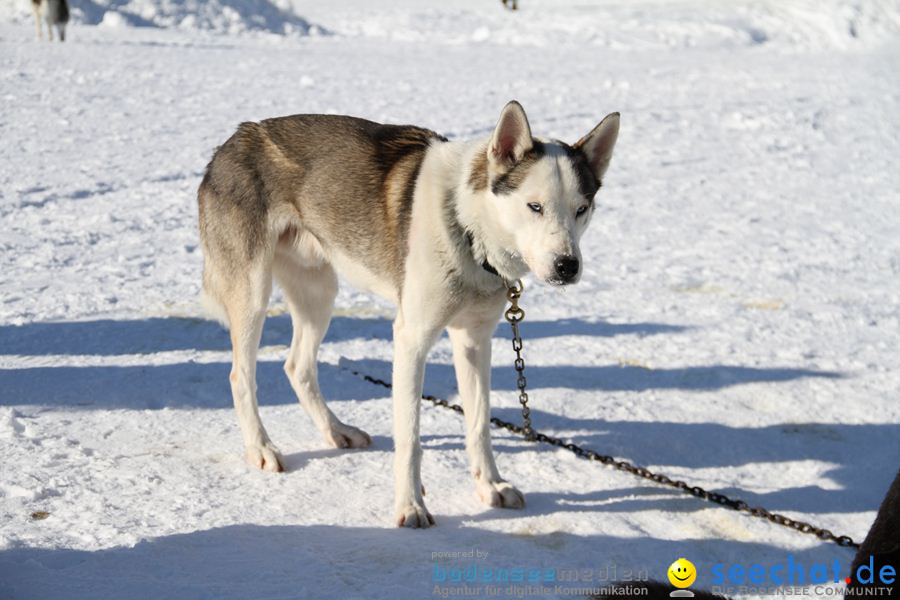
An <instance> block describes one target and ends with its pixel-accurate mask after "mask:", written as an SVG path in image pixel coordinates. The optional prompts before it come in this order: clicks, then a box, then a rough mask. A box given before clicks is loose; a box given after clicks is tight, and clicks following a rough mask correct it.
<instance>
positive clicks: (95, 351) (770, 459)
mask: <svg viewBox="0 0 900 600" xmlns="http://www.w3.org/2000/svg"><path fill="white" fill-rule="evenodd" d="M523 328H524V329H525V332H524V333H525V335H526V336H528V337H529V338H531V339H533V338H539V337H551V336H563V335H585V336H598V337H612V336H619V335H638V336H645V335H659V334H669V335H672V334H678V333H679V332H681V331H684V329H685V328H684V327H679V326H672V325H665V324H659V323H636V324H627V325H616V324H610V323H603V322H590V321H584V320H579V319H566V320H562V321H533V322H529V323H527V326H523ZM290 335H291V325H290V319H289V318H288V317H287V316H278V317H271V318H269V319H268V321H267V324H266V329H265V332H264V334H263V341H262V345H264V346H272V345H287V344H289V342H290ZM496 335H498V336H501V337H506V331H505V330H504V329H502V328H500V329H498V333H497V334H496ZM366 339H377V340H384V341H388V340H390V339H391V323H390V321H388V320H386V319H377V318H368V319H358V318H346V317H336V318H335V319H334V322H333V324H332V327H331V328H330V329H329V333H328V336H327V337H326V341H331V342H340V341H348V340H366ZM229 349H230V347H229V339H228V334H227V332H226V331H225V330H224V329H222V328H221V327H220V326H219V325H218V324H216V323H213V322H210V321H205V320H199V319H179V318H170V319H143V320H135V321H112V320H104V321H87V322H61V323H32V324H27V325H22V326H0V353H2V354H8V355H20V356H35V357H40V356H48V357H49V356H59V355H73V356H75V355H79V356H84V355H93V356H103V357H111V356H119V355H130V356H129V361H130V362H133V361H132V358H133V356H134V355H139V354H156V353H161V352H169V351H179V350H187V351H189V350H204V351H222V352H223V353H225V352H227V351H228V350H229ZM598 358H600V357H598ZM182 360H183V359H182ZM227 361H228V356H227V354H226V355H225V356H222V357H220V358H218V361H217V362H192V361H187V362H176V363H174V364H157V365H153V364H151V365H147V364H143V365H133V364H132V365H127V366H110V365H96V364H93V365H90V364H89V365H86V366H60V367H44V366H42V367H28V368H20V369H0V390H2V392H0V406H12V407H15V406H26V405H40V406H67V407H73V408H79V409H82V410H91V409H133V410H147V409H150V410H154V409H162V408H214V409H226V408H229V407H231V405H232V404H231V392H230V388H229V384H228V373H229V370H230V364H229V363H228V362H227ZM498 362H499V361H497V360H495V365H496V366H495V367H494V370H493V389H494V390H496V391H506V392H510V391H514V389H515V379H514V377H513V375H512V373H511V372H510V367H508V366H506V365H500V364H498ZM352 371H359V372H361V373H366V374H370V375H373V376H376V377H381V378H384V379H390V375H391V365H390V363H389V362H388V361H385V360H375V359H366V360H348V359H342V360H341V363H340V364H338V365H334V364H326V363H322V364H320V371H319V372H320V381H321V386H322V390H323V393H324V394H325V396H326V398H327V399H329V400H354V401H366V400H373V399H384V398H386V397H387V395H388V392H387V390H385V389H383V388H379V387H376V386H373V385H371V384H369V383H366V382H364V381H362V380H361V379H360V378H359V377H358V376H356V375H353V373H352ZM840 377H841V375H840V374H838V373H833V372H827V371H816V370H811V369H798V368H779V367H770V368H755V367H744V366H739V365H705V366H690V367H683V368H673V369H652V370H651V369H644V368H640V367H629V366H619V365H617V364H600V365H582V366H575V365H555V366H542V365H530V366H529V367H528V378H529V386H530V388H531V389H538V390H539V389H542V388H557V391H556V392H554V393H559V391H558V389H559V388H565V389H574V390H581V391H591V392H598V393H599V394H601V395H598V402H599V401H601V400H602V393H603V392H619V391H637V392H640V391H647V390H685V391H687V392H714V391H716V390H720V389H723V388H727V387H730V386H735V385H742V384H748V383H756V382H788V381H792V380H798V379H804V378H815V379H820V380H821V379H824V380H829V379H832V380H833V379H837V378H840ZM257 379H258V384H259V403H260V405H262V406H267V405H268V406H271V405H284V404H294V403H296V399H295V396H294V393H293V391H292V390H291V388H290V385H289V384H288V382H287V379H286V377H285V376H284V373H283V371H282V365H281V361H271V360H266V361H261V362H260V363H259V366H258V377H257ZM426 391H427V392H429V393H434V394H436V395H438V396H443V397H448V396H449V395H451V394H452V393H454V391H455V384H454V374H453V369H452V367H451V366H450V365H445V364H429V365H428V368H427V374H426ZM539 406H540V405H539V404H538V406H536V407H533V408H532V411H533V414H534V419H535V423H536V425H537V427H538V428H540V429H541V430H545V431H548V432H553V433H557V434H559V435H561V436H563V437H565V438H567V439H570V440H572V441H575V442H577V443H579V444H583V445H585V446H586V447H589V448H591V449H594V450H596V451H598V452H600V453H602V454H610V455H614V456H616V457H623V458H627V459H629V460H631V461H633V462H635V463H637V464H640V465H652V466H654V467H657V468H659V469H660V470H662V471H663V472H667V473H668V472H669V471H671V473H668V474H670V475H675V476H677V475H679V474H680V473H681V472H683V471H684V470H686V469H695V468H704V467H735V468H741V467H743V466H744V465H750V464H756V463H768V466H767V468H772V469H778V468H779V466H780V465H784V464H785V463H787V462H788V461H804V460H816V461H824V462H827V463H831V464H833V465H834V467H832V468H831V469H830V470H829V471H827V472H826V473H823V474H820V477H817V478H815V479H817V480H821V479H822V478H825V479H827V480H830V481H831V483H830V484H828V485H827V486H826V487H825V488H822V487H813V486H801V487H794V488H789V489H783V490H776V491H773V492H768V493H765V492H759V493H748V492H743V491H741V490H737V489H733V488H723V489H717V491H721V492H724V493H736V494H738V495H739V496H740V497H741V498H742V499H744V500H746V501H747V502H750V503H753V504H757V503H758V504H764V505H765V506H767V507H768V508H770V509H772V510H800V511H806V510H809V509H810V508H813V509H814V510H816V511H817V512H857V511H860V510H874V509H875V508H876V507H877V504H878V500H879V498H880V496H878V493H877V492H878V491H879V490H876V491H875V493H874V494H873V493H872V492H871V489H872V488H873V487H877V486H873V485H872V482H873V481H879V478H878V476H879V474H880V472H881V471H883V470H884V468H885V467H884V465H885V464H886V463H887V462H889V457H891V456H894V457H896V456H898V455H900V425H897V424H835V425H825V424H817V423H813V422H810V423H800V424H788V425H774V426H768V427H758V428H757V427H730V426H727V425H720V424H716V423H684V422H678V418H677V415H672V416H671V418H670V419H669V420H667V421H652V422H645V421H637V420H635V421H605V420H602V419H576V418H572V417H568V416H565V415H557V414H550V413H546V412H543V411H541V410H540V408H539ZM425 410H430V409H428V408H426V409H425ZM494 414H495V415H496V416H500V417H501V418H504V419H506V420H511V421H514V422H516V421H518V419H519V415H518V413H517V411H516V410H515V409H514V408H494ZM454 418H456V417H454ZM663 418H665V416H663ZM814 420H815V416H814V415H810V421H814ZM460 432H462V428H461V427H460ZM494 435H495V439H497V449H498V452H501V453H506V452H512V453H515V452H521V451H526V450H529V451H530V449H531V448H533V447H530V446H525V445H523V444H516V443H509V442H508V440H509V441H511V440H510V438H509V437H508V436H506V435H505V434H503V433H500V432H496V433H495V434H494ZM423 441H424V445H425V447H426V448H431V449H444V448H446V449H454V448H456V449H461V448H462V436H461V435H460V436H458V437H453V438H451V439H442V438H439V437H429V435H428V432H427V430H426V431H424V432H423ZM381 446H383V447H384V448H389V447H390V443H389V441H386V442H385V443H384V444H382V445H381ZM860 448H870V449H871V451H870V456H871V459H870V460H868V461H866V463H865V464H854V463H855V462H856V463H858V462H859V461H858V460H856V459H858V457H860V456H861V453H860V451H859V449H860ZM547 451H551V450H549V449H547ZM586 472H587V473H591V476H592V477H594V476H596V477H603V476H604V472H605V469H604V468H603V467H600V466H598V465H587V463H585V464H584V466H582V467H580V468H579V470H578V473H579V476H580V475H581V474H583V473H586ZM684 477H685V478H686V479H689V477H688V475H685V476H684ZM762 485H764V482H763V483H761V482H759V481H757V482H756V483H755V485H754V486H753V487H757V488H759V487H761V486H762ZM636 489H640V490H642V491H641V492H639V493H638V492H629V493H628V494H626V495H623V494H622V492H621V490H619V491H614V492H596V493H590V494H587V495H584V496H576V495H571V494H569V495H565V494H543V495H542V493H537V494H535V493H531V494H530V496H529V502H530V507H531V510H536V511H539V512H555V511H591V512H598V513H602V512H608V511H634V510H644V509H647V510H652V509H663V510H675V511H677V510H684V511H690V510H699V509H700V508H702V507H704V506H706V505H705V504H704V503H702V502H699V501H697V500H695V499H693V498H689V497H687V496H684V497H681V496H678V495H677V494H675V495H674V496H675V498H674V499H673V494H672V493H671V492H669V491H667V490H660V489H659V488H656V487H654V486H647V487H642V488H636ZM509 516H510V517H513V516H515V514H510V515H509Z"/></svg>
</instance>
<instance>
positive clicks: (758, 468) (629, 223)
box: [0, 0, 900, 599]
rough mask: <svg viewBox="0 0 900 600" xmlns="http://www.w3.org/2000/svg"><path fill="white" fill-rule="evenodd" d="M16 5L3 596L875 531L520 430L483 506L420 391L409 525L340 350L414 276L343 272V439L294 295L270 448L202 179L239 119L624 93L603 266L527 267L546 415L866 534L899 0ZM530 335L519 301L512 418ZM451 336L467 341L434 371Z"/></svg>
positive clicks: (558, 103)
mask: <svg viewBox="0 0 900 600" xmlns="http://www.w3.org/2000/svg"><path fill="white" fill-rule="evenodd" d="M27 4H28V3H27V2H25V1H24V0H23V1H21V2H16V3H13V2H11V1H9V0H7V1H6V2H3V3H0V18H2V19H4V22H3V24H0V140H2V141H0V454H2V463H0V468H2V472H0V597H2V598H88V597H90V598H112V597H116V598H118V597H123V598H125V597H127V598H159V597H172V598H175V597H177V598H301V597H302V598H323V597H335V598H346V599H355V598H360V599H361V598H365V599H380V598H385V599H387V598H425V597H432V591H433V586H434V584H433V582H432V568H433V567H432V565H433V563H435V562H437V563H438V564H440V565H441V566H442V567H449V566H454V565H462V566H468V565H469V564H471V563H472V562H477V563H478V564H479V565H480V566H482V567H488V568H491V567H493V568H498V567H502V568H522V567H535V568H542V569H543V568H555V569H558V570H561V569H573V568H592V569H599V568H604V567H606V566H607V565H617V567H618V568H619V569H622V568H626V569H635V570H636V569H647V570H648V571H649V573H650V576H651V577H652V578H654V579H665V572H666V569H667V567H668V565H669V564H670V563H671V562H672V561H674V560H675V559H676V558H678V557H680V556H684V557H686V558H688V559H690V560H691V561H693V562H694V564H695V565H696V566H697V568H698V570H699V576H698V578H697V583H696V584H695V587H698V588H709V587H710V586H711V581H710V571H711V568H712V565H713V564H716V563H721V564H726V565H728V564H732V563H739V564H743V565H749V564H754V563H757V564H763V565H771V564H774V563H777V562H786V560H787V555H788V554H791V555H793V556H794V560H795V561H798V562H800V563H802V564H805V565H812V564H816V563H819V564H829V565H831V564H832V563H833V561H834V559H835V558H838V559H840V561H841V565H842V567H843V571H842V573H841V577H844V576H846V575H848V573H847V571H848V570H849V564H850V558H851V556H852V554H851V552H850V551H848V550H845V549H841V548H839V547H837V546H835V545H829V544H826V543H821V542H819V541H817V540H816V539H815V538H814V537H811V536H804V535H801V534H798V533H795V532H791V531H788V530H786V529H783V528H780V527H777V526H774V525H772V524H770V523H767V522H765V521H762V520H758V519H752V518H749V517H746V516H744V515H741V514H738V513H734V512H730V511H726V510H723V509H720V508H715V507H712V506H711V505H709V504H706V503H703V502H700V501H698V500H695V499H693V498H691V497H688V496H685V495H679V494H676V493H673V492H671V491H669V490H667V489H665V488H659V487H656V486H653V485H650V484H646V483H644V482H643V481H641V480H638V479H635V478H634V477H632V476H629V475H627V474H622V473H619V472H616V471H613V470H610V469H607V468H604V467H601V466H599V465H594V464H588V463H584V462H582V461H578V460H577V459H575V458H574V457H573V456H572V455H570V454H568V453H566V452H556V451H553V450H550V449H548V448H547V447H539V446H533V445H529V444H527V443H525V442H522V441H519V440H518V439H515V438H514V437H511V436H510V435H508V434H505V433H502V432H499V431H497V432H495V446H496V450H497V452H498V461H499V464H500V467H501V470H502V472H503V473H504V474H505V476H506V477H507V478H508V479H510V480H511V481H513V482H514V483H516V484H517V485H518V486H519V487H520V488H521V489H522V490H523V491H524V492H525V493H526V496H527V501H528V506H527V508H526V509H525V510H524V511H521V512H509V511H501V510H491V509H488V508H486V507H483V506H482V505H480V504H479V503H478V502H477V500H476V499H475V497H474V493H473V490H472V486H471V483H470V481H469V476H468V474H467V467H466V460H465V453H464V450H463V445H462V444H463V439H462V427H461V422H460V420H459V418H458V417H457V416H456V415H454V414H452V413H450V412H447V411H439V410H438V409H435V408H432V407H430V406H425V407H423V411H424V414H423V433H424V445H425V448H426V451H425V458H424V466H423V474H424V480H425V484H426V487H427V489H428V496H427V500H428V505H429V508H430V509H431V511H432V512H433V513H434V514H435V516H436V518H437V521H438V526H437V527H436V528H432V529H430V530H427V531H407V530H398V529H396V528H394V527H393V526H392V522H391V511H392V477H391V474H390V465H391V439H390V402H389V398H388V397H387V396H386V394H385V392H384V390H382V389H379V388H377V387H374V386H371V385H369V384H367V383H365V382H363V381H361V380H360V379H358V378H357V377H355V376H354V375H352V374H351V371H352V370H360V371H364V372H367V373H371V374H373V375H377V376H382V377H388V376H389V374H390V360H391V358H390V357H391V343H390V314H391V313H390V307H389V306H387V305H385V304H383V303H381V302H379V301H376V300H374V299H373V298H371V297H369V296H367V295H364V294H362V293H359V292H357V291H355V290H353V289H350V288H347V287H345V288H344V290H343V291H342V292H341V295H340V297H339V314H338V316H337V317H336V318H335V321H334V323H333V325H332V329H331V331H330V333H329V336H328V338H327V339H326V342H325V344H324V345H323V348H322V353H321V360H322V366H321V370H320V373H321V380H322V386H323V390H324V392H325V394H326V396H327V397H329V398H330V399H331V400H332V403H331V404H332V406H333V408H334V410H335V411H336V412H337V413H338V415H339V416H340V417H341V418H342V419H344V420H345V421H347V422H349V423H352V424H355V425H358V426H360V427H363V428H364V429H366V430H367V431H368V432H369V433H371V434H372V435H373V437H374V445H373V447H372V448H371V449H369V450H365V451H351V452H346V451H337V450H330V449H326V448H325V446H324V443H323V441H322V439H321V438H320V436H319V434H318V433H317V432H316V431H315V429H314V427H313V426H312V424H311V423H310V422H309V420H308V419H307V418H306V416H305V415H304V414H303V412H302V410H301V409H300V408H299V407H298V406H297V405H296V401H295V400H294V396H293V393H292V392H291V390H290V387H289V385H288V383H287V381H286V379H285V377H284V376H283V374H282V371H281V364H280V361H281V360H283V357H284V354H285V350H286V344H287V343H288V342H289V339H290V324H289V320H288V319H287V317H286V316H285V315H284V314H283V311H282V309H281V308H280V307H281V304H280V301H278V298H277V297H276V299H275V301H274V302H273V311H272V315H273V316H272V318H270V319H269V321H268V323H267V326H266V331H265V334H264V340H263V346H264V347H263V350H262V353H261V364H260V367H259V384H260V389H259V397H260V402H261V405H262V409H261V412H262V415H263V420H264V422H265V423H266V425H267V427H268V429H269V432H270V434H271V435H272V437H273V439H274V441H275V442H276V443H277V444H278V445H279V446H280V447H281V449H282V450H283V451H284V452H285V454H286V457H287V466H288V472H287V473H285V474H283V475H271V474H267V473H262V472H257V471H253V470H251V469H249V468H248V467H247V466H245V465H244V463H243V461H242V448H241V440H240V435H239V432H238V429H237V422H236V419H235V416H234V414H233V409H232V408H231V399H230V393H229V386H228V382H227V374H228V370H229V364H228V363H229V344H228V336H227V334H226V332H224V331H223V330H222V329H221V328H220V327H219V326H218V325H217V324H215V323H213V322H211V321H207V320H204V317H203V314H202V312H201V310H200V308H199V303H198V291H199V281H200V262H201V261H200V256H199V250H198V247H197V234H196V216H195V210H196V209H195V198H194V194H195V190H196V187H197V185H198V183H199V179H200V176H201V173H202V170H203V168H204V166H205V164H206V162H207V161H208V160H209V157H210V156H211V153H212V150H213V149H214V148H215V146H216V145H217V144H219V143H221V142H222V141H224V140H225V139H226V138H227V137H228V135H230V133H231V132H232V131H233V129H234V128H235V126H236V125H237V123H239V122H241V121H244V120H255V119H261V118H265V117H270V116H277V115H284V114H291V113H297V112H336V113H348V114H354V115H358V116H363V117H367V118H371V119H374V120H380V121H390V122H409V123H416V124H419V125H424V126H427V127H430V128H433V129H435V130H438V131H441V132H444V133H446V134H448V135H450V136H451V137H471V136H484V135H487V133H488V132H489V130H490V128H491V126H492V125H493V123H494V121H495V119H496V117H497V114H498V112H499V110H500V108H501V107H502V106H503V104H504V103H505V102H506V101H507V100H509V99H510V98H517V99H518V100H520V101H521V102H522V103H523V105H524V106H525V108H526V110H527V111H528V113H529V115H530V118H531V121H532V127H533V129H534V130H535V132H536V133H537V134H538V135H543V136H548V137H549V136H552V137H558V138H561V139H566V140H569V141H574V140H575V139H577V138H578V137H579V136H580V135H581V134H583V133H585V132H586V131H587V130H588V129H589V128H590V127H591V126H592V125H594V124H595V123H596V121H597V120H598V119H599V118H600V117H602V116H603V115H605V114H606V113H608V112H611V111H613V110H618V111H621V113H622V134H621V136H620V139H619V146H618V148H617V155H616V158H615V160H614V162H613V165H612V167H611V169H610V172H609V174H608V176H607V180H606V182H605V186H604V189H603V191H602V192H601V193H600V195H599V198H598V200H599V207H600V210H599V212H598V214H597V216H596V217H595V219H594V223H593V225H592V227H591V230H590V231H589V232H588V234H587V236H586V239H585V242H584V245H583V252H584V255H585V257H586V260H587V270H586V273H585V275H584V278H583V281H582V283H581V284H580V285H579V286H577V287H574V288H571V289H566V290H562V291H560V290H558V289H549V288H545V287H541V286H539V285H537V284H533V283H532V282H526V284H527V285H528V290H527V292H526V295H525V298H524V301H523V304H524V307H525V309H526V311H527V314H528V319H527V322H526V324H525V325H524V326H523V332H524V335H525V343H526V357H527V360H528V364H529V371H528V374H529V379H528V380H529V383H530V385H531V387H532V388H533V392H532V404H533V405H534V408H533V411H534V415H535V424H536V426H537V427H538V428H540V429H541V430H546V431H548V432H553V433H556V434H558V435H562V436H565V437H567V438H570V439H572V440H575V441H577V442H580V443H583V444H585V445H587V446H589V447H591V448H594V449H596V450H598V451H600V452H603V453H609V454H614V455H616V456H619V457H623V458H627V459H630V460H633V461H635V462H637V463H640V464H642V465H646V466H649V467H652V468H655V469H659V470H661V471H663V472H665V473H667V474H669V475H671V476H673V477H674V476H677V477H679V478H683V479H685V480H688V481H690V482H692V483H696V484H698V485H702V486H704V487H708V488H711V489H715V490H719V491H724V492H726V493H729V494H734V495H737V496H739V497H741V498H744V499H746V500H747V501H749V502H751V503H753V504H760V505H764V506H766V507H767V508H769V509H771V510H775V511H779V512H783V513H785V514H788V515H790V516H792V517H796V518H799V519H802V520H809V521H812V522H815V523H817V524H821V525H823V526H825V527H828V528H829V529H831V530H833V531H835V532H837V533H847V534H850V535H852V536H853V537H854V538H856V539H857V540H861V539H862V537H864V535H865V532H866V531H867V529H868V526H869V525H870V523H871V521H872V518H873V516H874V511H875V509H876V508H877V506H878V503H879V501H880V499H881V497H882V495H883V493H884V492H885V490H886V488H887V485H888V483H889V482H890V480H891V479H892V478H893V476H894V473H895V471H896V469H897V467H898V466H900V406H898V402H897V398H898V394H900V373H898V370H897V366H898V364H900V343H898V333H900V235H898V231H900V192H898V190H900V165H898V158H897V157H898V156H900V141H898V140H900V119H898V118H897V117H898V115H900V77H898V72H900V7H898V5H897V4H896V3H895V2H878V1H870V0H863V1H855V2H843V1H830V2H812V1H809V2H776V1H775V0H771V1H757V2H704V1H703V0H681V1H677V2H660V1H653V2H649V1H638V2H634V1H629V2H622V1H618V2H612V1H603V2H595V3H588V2H575V1H564V0H547V1H542V2H537V1H536V0H521V1H520V6H521V10H520V11H519V12H518V13H510V12H507V11H504V10H503V9H502V8H501V6H500V3H499V2H487V1H486V0H482V1H479V0H465V1H461V2H442V3H437V2H435V3H428V4H425V3H421V2H415V1H414V0H391V2H389V3H383V4H382V3H369V2H366V1H365V0H348V1H346V2H335V3H330V2H329V3H314V2H312V1H301V0H293V1H290V0H283V1H280V2H268V1H264V0H256V1H254V2H238V1H236V0H216V2H215V3H209V4H210V5H212V6H213V8H212V9H210V8H209V7H208V6H207V7H206V8H204V7H203V6H202V5H206V4H207V3H203V2H191V1H188V0H184V1H177V0H129V1H122V2H120V1H114V0H106V1H101V0H93V1H92V2H87V1H85V2H73V5H74V6H75V7H76V9H77V10H73V13H74V15H75V18H74V21H75V22H74V23H73V24H72V26H71V27H70V31H69V34H70V41H69V42H67V43H66V44H65V45H58V44H52V45H51V44H47V43H46V42H45V43H37V42H36V41H35V40H34V39H33V36H34V30H33V26H32V23H31V21H30V16H29V10H28V6H27ZM217 6H218V7H221V10H219V9H216V8H215V7H217ZM192 15H193V17H192ZM93 24H98V25H96V26H94V25H93ZM134 25H142V26H140V27H135V26H134ZM236 32H237V33H236ZM285 33H286V35H281V34H285ZM307 33H308V34H310V35H306V34H307ZM511 355H512V352H511V350H510V349H509V342H508V339H507V329H506V328H505V327H501V328H500V329H498V332H497V337H496V339H495V348H494V380H495V384H494V388H495V393H494V405H495V409H494V410H495V414H497V415H499V416H501V417H504V418H508V419H516V418H517V413H516V406H517V402H516V398H515V396H516V394H515V391H514V377H513V374H512V371H511V367H510V366H509V364H510V362H511ZM450 364H451V361H450V350H449V344H448V342H447V341H446V340H442V341H441V342H440V343H439V344H438V346H437V347H436V349H435V351H434V352H433V354H432V356H431V357H430V364H429V368H428V373H427V378H426V390H427V391H428V392H430V393H434V394H437V395H441V396H445V397H446V396H451V395H453V394H454V384H453V374H452V368H451V366H450ZM36 511H46V512H47V513H49V516H48V517H47V518H45V519H33V518H32V517H31V515H32V513H34V512H36ZM472 548H477V549H478V550H479V551H481V552H487V554H488V555H487V557H486V558H481V559H456V560H444V559H441V560H437V559H435V560H432V553H433V552H452V551H467V550H470V549H472ZM554 587H555V586H549V587H548V588H546V589H547V590H548V591H550V592H552V591H554ZM482 594H484V592H482ZM814 595H815V594H814Z"/></svg>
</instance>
